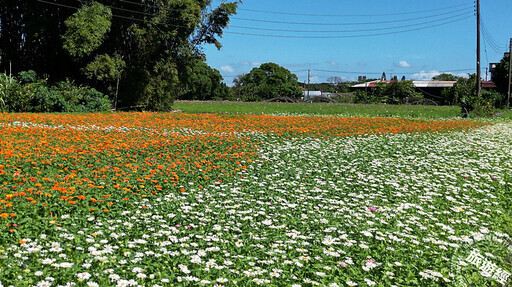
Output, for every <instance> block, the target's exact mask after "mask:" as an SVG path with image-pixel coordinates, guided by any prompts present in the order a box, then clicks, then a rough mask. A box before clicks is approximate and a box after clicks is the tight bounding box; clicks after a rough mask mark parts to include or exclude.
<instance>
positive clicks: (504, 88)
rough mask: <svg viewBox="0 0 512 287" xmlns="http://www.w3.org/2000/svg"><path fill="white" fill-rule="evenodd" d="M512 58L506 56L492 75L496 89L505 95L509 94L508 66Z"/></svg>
mask: <svg viewBox="0 0 512 287" xmlns="http://www.w3.org/2000/svg"><path fill="white" fill-rule="evenodd" d="M509 61H510V56H509V55H508V54H506V55H505V56H503V58H502V59H501V61H500V63H499V64H498V65H497V66H496V69H495V70H494V72H493V73H492V81H493V82H494V83H496V89H497V90H498V92H500V93H501V94H503V95H506V94H507V93H508V81H509V78H508V66H509V63H510V62H509Z"/></svg>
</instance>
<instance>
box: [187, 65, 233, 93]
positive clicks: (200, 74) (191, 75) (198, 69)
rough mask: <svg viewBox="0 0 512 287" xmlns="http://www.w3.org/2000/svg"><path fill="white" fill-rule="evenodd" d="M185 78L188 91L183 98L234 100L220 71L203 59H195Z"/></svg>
mask: <svg viewBox="0 0 512 287" xmlns="http://www.w3.org/2000/svg"><path fill="white" fill-rule="evenodd" d="M184 78H185V80H186V84H187V91H186V92H185V93H184V94H183V95H182V96H181V97H180V99H182V100H202V101H206V100H234V96H233V92H232V91H231V90H230V89H229V88H228V86H227V85H226V84H225V83H223V82H222V80H223V78H222V75H221V74H220V72H219V71H218V70H216V69H212V68H211V67H210V66H208V65H207V64H206V63H204V62H203V61H200V60H195V61H193V63H192V64H191V65H189V66H188V67H187V69H186V75H185V76H184Z"/></svg>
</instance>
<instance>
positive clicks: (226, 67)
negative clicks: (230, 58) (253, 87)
mask: <svg viewBox="0 0 512 287" xmlns="http://www.w3.org/2000/svg"><path fill="white" fill-rule="evenodd" d="M220 70H221V71H222V72H227V73H234V72H235V69H234V68H233V67H231V66H229V65H227V66H222V67H220Z"/></svg>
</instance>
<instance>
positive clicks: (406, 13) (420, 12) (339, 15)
mask: <svg viewBox="0 0 512 287" xmlns="http://www.w3.org/2000/svg"><path fill="white" fill-rule="evenodd" d="M120 1H122V2H129V1H125V0H120ZM463 6H467V4H461V5H455V6H449V7H444V8H438V9H431V10H422V11H409V12H400V13H388V14H358V15H357V14H307V13H291V12H278V11H267V10H257V9H245V8H238V10H240V11H248V12H256V13H265V14H276V15H293V16H311V17H381V16H398V15H408V14H422V13H428V12H434V11H442V10H448V9H452V8H457V7H463ZM471 7H474V6H471Z"/></svg>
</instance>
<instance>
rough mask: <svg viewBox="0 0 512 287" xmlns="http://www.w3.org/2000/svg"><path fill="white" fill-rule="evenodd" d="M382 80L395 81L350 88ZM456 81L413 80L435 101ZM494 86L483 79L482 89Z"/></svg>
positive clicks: (355, 88)
mask: <svg viewBox="0 0 512 287" xmlns="http://www.w3.org/2000/svg"><path fill="white" fill-rule="evenodd" d="M380 82H385V83H388V84H389V83H391V82H393V81H382V80H377V81H371V82H366V83H362V84H357V85H354V86H352V87H350V88H351V89H352V90H354V91H357V90H368V89H371V88H373V87H375V85H377V83H380ZM455 83H456V81H412V84H413V85H414V87H415V88H416V91H417V92H420V93H422V94H423V96H424V97H425V98H426V99H430V100H433V101H437V100H438V99H439V98H440V97H441V93H442V91H443V89H445V88H451V87H453V85H454V84H455ZM494 88H496V84H495V83H494V82H491V81H482V89H486V90H489V89H494Z"/></svg>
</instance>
